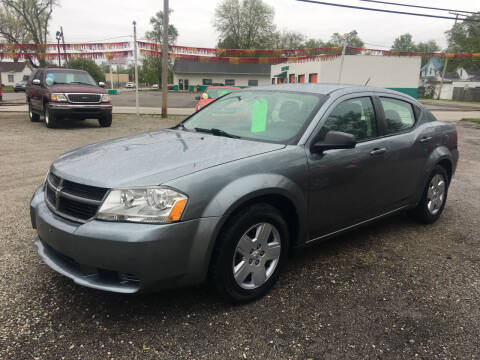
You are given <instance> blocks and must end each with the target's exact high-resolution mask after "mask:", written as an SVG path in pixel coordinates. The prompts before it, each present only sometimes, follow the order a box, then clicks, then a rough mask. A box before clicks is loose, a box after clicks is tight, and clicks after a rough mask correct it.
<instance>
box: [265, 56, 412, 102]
mask: <svg viewBox="0 0 480 360" xmlns="http://www.w3.org/2000/svg"><path fill="white" fill-rule="evenodd" d="M340 62H341V58H340V57H336V58H333V59H331V60H324V61H311V62H305V63H283V64H278V65H272V67H271V80H270V81H271V83H272V84H277V83H286V82H289V83H290V82H300V83H301V82H305V83H307V82H333V83H337V82H339V81H338V77H339V72H340ZM420 65H421V58H420V57H418V56H412V57H406V56H401V57H400V56H369V55H345V57H344V63H343V70H342V74H341V78H340V83H343V84H358V85H363V84H366V83H367V82H368V85H371V86H377V87H383V88H388V89H393V90H397V91H400V92H403V93H406V94H408V95H410V96H413V97H417V96H418V76H419V74H420Z"/></svg>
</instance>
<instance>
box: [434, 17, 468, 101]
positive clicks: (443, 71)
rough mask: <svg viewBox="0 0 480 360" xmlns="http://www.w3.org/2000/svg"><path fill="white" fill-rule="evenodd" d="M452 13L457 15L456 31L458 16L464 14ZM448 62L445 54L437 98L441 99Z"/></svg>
mask: <svg viewBox="0 0 480 360" xmlns="http://www.w3.org/2000/svg"><path fill="white" fill-rule="evenodd" d="M450 14H453V15H455V25H454V27H453V29H454V31H455V32H456V31H457V21H458V16H459V15H462V14H459V13H452V12H450ZM454 51H455V50H454ZM447 64H448V58H447V57H446V56H445V61H444V63H443V69H442V77H441V78H440V87H439V88H438V94H437V100H440V95H441V94H442V88H443V79H444V78H445V72H446V71H447Z"/></svg>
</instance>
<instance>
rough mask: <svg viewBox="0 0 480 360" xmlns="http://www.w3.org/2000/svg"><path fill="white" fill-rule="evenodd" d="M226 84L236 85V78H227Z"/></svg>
mask: <svg viewBox="0 0 480 360" xmlns="http://www.w3.org/2000/svg"><path fill="white" fill-rule="evenodd" d="M225 85H226V86H235V80H233V79H225Z"/></svg>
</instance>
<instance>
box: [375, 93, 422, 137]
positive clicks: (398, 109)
mask: <svg viewBox="0 0 480 360" xmlns="http://www.w3.org/2000/svg"><path fill="white" fill-rule="evenodd" d="M380 102H381V103H382V106H383V111H384V113H385V122H386V134H387V135H389V134H395V133H399V132H402V131H405V130H407V129H409V128H411V127H412V126H413V124H415V115H414V114H413V108H412V104H410V103H408V102H406V101H402V100H397V99H391V98H382V97H381V98H380Z"/></svg>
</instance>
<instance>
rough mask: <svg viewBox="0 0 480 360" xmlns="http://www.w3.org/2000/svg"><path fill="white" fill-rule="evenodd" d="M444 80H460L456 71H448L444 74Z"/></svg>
mask: <svg viewBox="0 0 480 360" xmlns="http://www.w3.org/2000/svg"><path fill="white" fill-rule="evenodd" d="M444 79H451V80H457V79H460V75H458V73H457V72H456V71H449V72H446V73H445V76H444Z"/></svg>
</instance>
